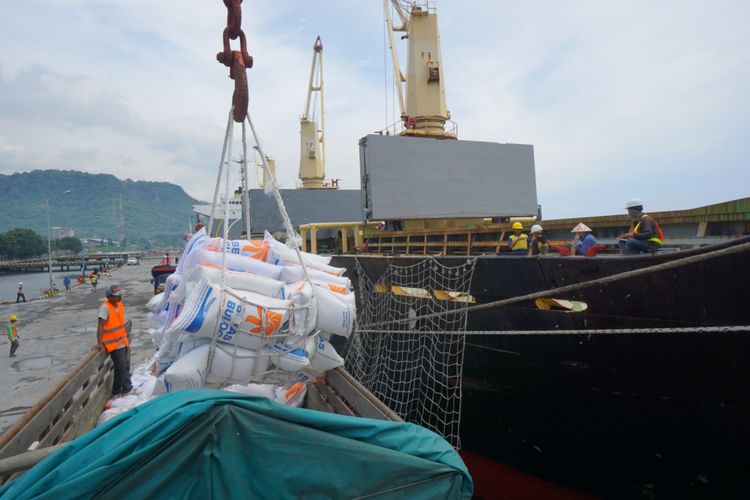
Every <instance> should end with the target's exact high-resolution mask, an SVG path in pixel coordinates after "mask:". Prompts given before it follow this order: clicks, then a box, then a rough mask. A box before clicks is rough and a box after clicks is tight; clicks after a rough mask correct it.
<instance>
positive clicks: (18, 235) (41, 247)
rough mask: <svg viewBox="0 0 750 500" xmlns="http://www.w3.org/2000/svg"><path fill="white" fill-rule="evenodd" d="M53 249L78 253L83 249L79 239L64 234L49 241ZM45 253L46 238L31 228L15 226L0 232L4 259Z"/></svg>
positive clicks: (0, 250)
mask: <svg viewBox="0 0 750 500" xmlns="http://www.w3.org/2000/svg"><path fill="white" fill-rule="evenodd" d="M50 246H51V247H52V249H53V250H69V251H70V252H72V253H79V252H81V250H83V245H82V244H81V240H80V239H78V238H75V237H73V236H66V237H65V238H60V239H57V240H52V241H50ZM46 253H47V239H46V238H43V237H41V236H40V235H39V234H37V233H36V232H34V231H33V230H31V229H25V228H15V229H11V230H10V231H6V232H5V233H1V234H0V257H2V258H4V259H28V258H31V257H37V256H39V255H44V254H46Z"/></svg>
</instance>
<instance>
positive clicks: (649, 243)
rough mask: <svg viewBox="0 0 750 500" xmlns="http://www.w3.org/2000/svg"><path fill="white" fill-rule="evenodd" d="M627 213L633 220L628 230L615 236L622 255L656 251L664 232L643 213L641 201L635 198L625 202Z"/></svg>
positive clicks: (652, 219) (661, 241)
mask: <svg viewBox="0 0 750 500" xmlns="http://www.w3.org/2000/svg"><path fill="white" fill-rule="evenodd" d="M625 208H626V209H627V211H628V215H629V216H630V218H631V219H632V220H633V224H632V225H631V226H630V232H629V233H624V234H621V235H620V236H618V237H617V240H618V241H617V244H618V246H619V247H620V253H621V254H622V255H637V254H642V253H656V251H657V250H658V249H659V248H660V247H661V244H662V243H663V242H664V233H663V232H662V230H661V228H660V227H659V224H658V223H657V222H656V221H655V220H654V218H653V217H651V216H650V215H646V214H644V213H643V202H642V201H641V200H639V199H637V198H632V199H630V200H628V202H627V203H626V204H625Z"/></svg>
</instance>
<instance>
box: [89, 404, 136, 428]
mask: <svg viewBox="0 0 750 500" xmlns="http://www.w3.org/2000/svg"><path fill="white" fill-rule="evenodd" d="M128 410H129V408H110V409H109V410H104V411H103V412H102V414H101V415H99V420H97V421H96V426H97V427H98V426H100V425H102V424H104V423H106V422H109V421H110V420H112V419H113V418H115V417H116V416H118V415H122V414H123V413H125V412H126V411H128Z"/></svg>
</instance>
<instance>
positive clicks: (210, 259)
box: [193, 250, 281, 280]
mask: <svg viewBox="0 0 750 500" xmlns="http://www.w3.org/2000/svg"><path fill="white" fill-rule="evenodd" d="M221 261H222V253H221V252H211V251H208V250H199V251H197V252H196V254H195V259H194V260H193V264H194V265H196V266H213V267H218V268H221V267H222V265H221ZM226 268H227V269H228V270H230V271H240V272H243V273H255V274H259V275H261V276H265V277H266V278H271V279H275V280H276V279H279V273H281V268H280V267H279V266H274V265H273V264H268V263H267V262H263V261H260V260H256V259H252V258H250V257H245V256H244V255H233V254H227V256H226Z"/></svg>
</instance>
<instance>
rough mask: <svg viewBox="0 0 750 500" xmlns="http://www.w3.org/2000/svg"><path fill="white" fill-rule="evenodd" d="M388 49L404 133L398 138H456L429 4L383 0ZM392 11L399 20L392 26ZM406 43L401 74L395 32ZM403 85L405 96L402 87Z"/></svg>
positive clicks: (435, 23)
mask: <svg viewBox="0 0 750 500" xmlns="http://www.w3.org/2000/svg"><path fill="white" fill-rule="evenodd" d="M383 8H384V9H385V16H386V25H387V30H388V37H389V40H390V46H391V61H392V63H393V75H394V79H395V80H396V82H395V83H396V91H397V95H398V97H397V99H398V104H399V110H400V111H401V123H402V126H403V130H401V131H400V132H399V135H406V136H418V137H432V138H436V139H456V130H455V124H454V123H453V122H451V121H450V118H451V114H450V111H448V108H447V105H446V103H445V80H444V78H443V65H442V61H441V56H440V33H439V31H438V20H437V13H436V12H435V9H434V7H432V5H431V2H424V1H419V2H407V1H404V0H383ZM392 10H393V11H394V12H395V13H396V15H397V16H398V18H399V20H400V21H401V24H400V26H394V24H393V15H392ZM396 32H400V33H405V34H404V35H402V36H401V38H402V39H406V40H407V45H408V49H407V50H408V60H407V70H406V75H405V76H404V74H403V73H402V72H401V64H400V63H399V59H398V50H397V48H396V37H395V33H396ZM404 83H405V84H406V95H405V96H404V89H403V84H404Z"/></svg>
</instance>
